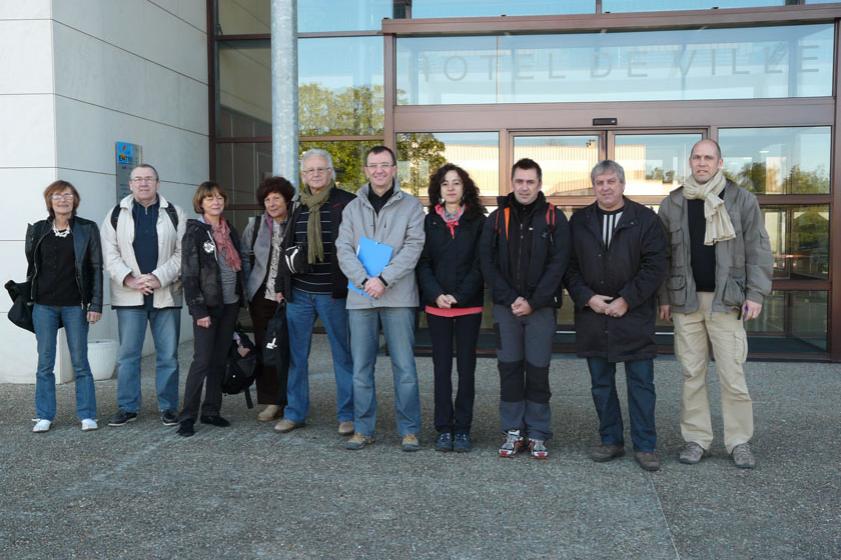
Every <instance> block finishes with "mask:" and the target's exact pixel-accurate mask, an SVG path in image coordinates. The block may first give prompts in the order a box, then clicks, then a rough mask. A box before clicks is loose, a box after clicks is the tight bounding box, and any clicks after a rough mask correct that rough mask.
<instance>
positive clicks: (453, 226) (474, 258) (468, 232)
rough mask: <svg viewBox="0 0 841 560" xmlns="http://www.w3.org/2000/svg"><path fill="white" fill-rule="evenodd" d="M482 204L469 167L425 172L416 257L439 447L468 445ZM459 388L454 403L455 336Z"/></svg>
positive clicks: (463, 448)
mask: <svg viewBox="0 0 841 560" xmlns="http://www.w3.org/2000/svg"><path fill="white" fill-rule="evenodd" d="M484 223H485V208H484V207H483V206H482V203H481V202H480V201H479V189H478V188H476V184H475V183H474V182H473V180H472V179H471V178H470V175H468V174H467V172H466V171H465V170H464V169H462V168H460V167H458V166H456V165H453V164H452V163H448V164H445V165H443V166H442V167H441V168H440V169H438V171H436V172H435V173H434V174H433V175H432V176H431V177H430V178H429V214H427V216H426V220H425V222H424V231H425V232H426V241H425V243H424V247H423V253H422V254H421V257H420V260H419V261H418V267H417V271H418V286H419V287H420V291H421V300H422V301H423V303H424V304H425V306H426V307H425V310H426V317H427V323H428V325H429V334H430V337H431V339H432V362H433V366H434V370H435V429H436V430H437V431H438V439H437V440H436V441H435V448H436V449H437V450H439V451H452V450H455V451H461V452H465V451H470V449H471V447H472V443H471V440H470V426H471V423H472V421H473V398H474V394H475V390H474V374H475V371H476V342H477V340H478V338H479V327H480V326H481V324H482V306H483V303H484V297H483V296H484V284H483V280H482V272H481V270H480V267H479V237H480V235H481V233H482V227H483V225H484ZM454 335H455V341H456V352H457V353H456V363H457V366H458V392H457V393H456V399H455V407H454V406H453V386H452V368H453V359H452V356H453V336H454Z"/></svg>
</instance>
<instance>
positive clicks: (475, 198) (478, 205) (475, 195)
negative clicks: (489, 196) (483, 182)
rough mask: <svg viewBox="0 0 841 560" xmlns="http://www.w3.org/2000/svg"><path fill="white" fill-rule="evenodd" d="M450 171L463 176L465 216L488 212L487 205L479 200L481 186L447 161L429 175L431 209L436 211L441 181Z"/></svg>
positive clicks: (469, 216) (462, 199)
mask: <svg viewBox="0 0 841 560" xmlns="http://www.w3.org/2000/svg"><path fill="white" fill-rule="evenodd" d="M450 171H455V172H456V173H458V176H459V177H460V178H461V184H462V189H463V192H462V195H461V202H462V204H463V205H464V217H465V218H474V217H476V216H479V215H482V214H485V213H486V210H485V207H484V206H482V202H481V201H480V200H479V188H478V187H477V186H476V183H474V182H473V179H471V178H470V175H469V174H468V173H467V171H465V170H464V169H462V168H461V167H459V166H458V165H455V164H454V163H445V164H444V165H442V166H441V167H439V168H438V170H437V171H436V172H435V173H433V174H432V175H430V176H429V191H428V192H429V211H430V212H435V205H436V204H438V202H439V201H440V200H441V182H442V181H444V177H445V176H446V175H447V173H449V172H450Z"/></svg>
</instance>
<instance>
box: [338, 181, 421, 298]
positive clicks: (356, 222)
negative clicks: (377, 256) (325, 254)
mask: <svg viewBox="0 0 841 560" xmlns="http://www.w3.org/2000/svg"><path fill="white" fill-rule="evenodd" d="M370 190H371V187H370V185H369V184H367V183H366V184H365V185H364V186H362V187H361V188H360V189H359V191H358V192H357V193H356V194H357V196H356V198H355V199H354V200H352V201H351V202H350V203H348V205H347V206H346V207H345V210H344V212H343V213H342V225H341V226H340V228H339V236H338V238H337V239H336V254H337V255H338V258H339V267H340V268H341V269H342V272H343V273H344V275H345V276H347V277H348V281H349V282H351V283H353V285H355V286H356V287H358V288H361V287H362V283H363V282H364V281H365V280H366V279H367V278H368V274H367V272H366V271H365V267H364V266H363V265H362V263H361V262H359V259H358V258H357V256H356V250H357V248H358V247H359V239H360V238H361V237H363V236H364V237H368V238H369V239H372V240H374V241H378V242H380V243H385V244H387V245H389V246H391V248H392V250H393V252H392V255H391V261H390V262H389V263H388V265H386V267H385V269H383V271H382V274H381V276H382V278H383V279H384V280H385V281H386V284H387V286H386V290H385V293H384V294H383V295H382V297H380V298H378V299H372V298H370V297H367V296H363V295H360V294H358V293H356V292H355V291H353V290H350V291H349V292H348V297H347V308H348V309H372V308H377V307H417V305H418V285H417V282H416V280H415V266H416V265H417V262H418V259H419V258H420V255H421V251H423V243H424V240H425V239H426V236H425V234H424V230H423V220H424V213H423V206H421V203H420V201H419V200H418V199H417V198H415V197H414V196H412V195H410V194H409V193H406V192H403V191H402V190H400V187H399V185H398V184H397V183H396V182H395V185H394V190H395V192H394V194H393V195H392V196H391V198H389V199H388V201H387V202H386V203H385V205H384V206H383V207H382V209H381V210H380V212H379V214H377V213H376V212H374V207H373V206H371V203H370V202H369V201H368V193H369V191H370Z"/></svg>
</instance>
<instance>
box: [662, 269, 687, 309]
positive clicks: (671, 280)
mask: <svg viewBox="0 0 841 560" xmlns="http://www.w3.org/2000/svg"><path fill="white" fill-rule="evenodd" d="M666 289H667V290H668V292H669V305H686V276H684V275H683V274H672V275H671V276H669V277H668V278H667V279H666Z"/></svg>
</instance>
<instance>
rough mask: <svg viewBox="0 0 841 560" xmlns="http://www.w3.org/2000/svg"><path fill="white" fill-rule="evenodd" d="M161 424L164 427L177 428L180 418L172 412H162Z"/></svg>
mask: <svg viewBox="0 0 841 560" xmlns="http://www.w3.org/2000/svg"><path fill="white" fill-rule="evenodd" d="M161 423H163V425H164V426H177V425H178V416H176V414H175V412H173V411H172V410H164V411H163V412H161Z"/></svg>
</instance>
